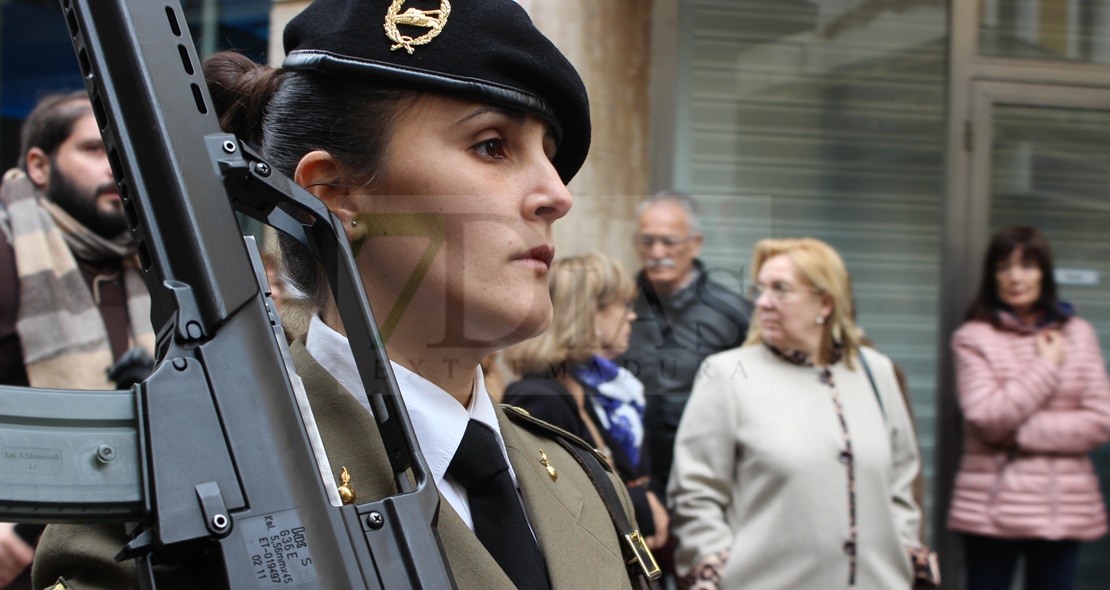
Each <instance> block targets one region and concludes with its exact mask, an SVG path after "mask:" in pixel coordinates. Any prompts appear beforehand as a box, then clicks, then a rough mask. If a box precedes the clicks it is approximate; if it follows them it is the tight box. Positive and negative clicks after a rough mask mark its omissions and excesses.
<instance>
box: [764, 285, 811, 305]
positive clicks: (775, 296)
mask: <svg viewBox="0 0 1110 590" xmlns="http://www.w3.org/2000/svg"><path fill="white" fill-rule="evenodd" d="M803 290H804V289H801V288H798V287H793V286H791V285H787V284H786V283H771V285H770V286H767V285H760V284H758V283H757V284H755V285H752V286H751V287H748V299H749V300H750V301H751V302H752V303H755V302H756V301H759V298H760V297H762V296H763V294H764V293H766V294H767V295H768V296H770V297H771V300H772V301H778V302H782V301H786V300H787V299H789V298H790V294H791V293H797V292H799V291H803ZM809 291H810V292H811V293H813V294H814V295H817V294H820V293H821V292H820V291H818V290H817V289H810V290H809Z"/></svg>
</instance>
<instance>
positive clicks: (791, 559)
mask: <svg viewBox="0 0 1110 590" xmlns="http://www.w3.org/2000/svg"><path fill="white" fill-rule="evenodd" d="M864 354H866V355H867V359H868V361H869V363H870V367H871V370H872V372H873V374H874V376H875V381H876V384H877V386H878V388H879V393H880V395H881V398H882V402H883V407H884V408H885V418H884V413H883V410H881V409H880V407H879V404H878V402H877V401H876V397H875V393H874V392H873V390H872V388H871V385H870V383H869V382H868V380H867V376H866V373H864V372H863V369H862V367H860V366H859V363H858V362H857V363H856V368H855V370H849V369H848V368H847V367H846V366H845V364H844V362H843V361H842V362H840V363H837V364H836V365H834V366H833V367H832V373H833V377H834V379H835V382H836V384H837V390H838V391H839V393H840V396H841V399H842V403H843V404H844V411H845V418H846V420H847V423H848V429H849V433H850V436H851V439H852V445H853V449H854V452H855V472H856V509H857V526H858V541H857V542H858V550H857V555H858V557H859V559H858V572H857V585H856V587H857V588H859V589H861V590H891V589H900V588H909V587H910V580H911V576H912V571H911V567H910V561H909V557H908V555H907V553H906V550H905V546H908V545H914V546H916V545H917V543H918V541H917V538H918V537H917V535H918V530H917V529H918V526H919V519H920V512H919V510H918V508H917V506H916V505H915V504H914V502H913V496H912V492H911V486H912V483H913V480H914V478H915V477H916V475H917V472H918V469H919V467H920V463H919V459H918V453H917V446H916V444H915V441H914V432H913V427H912V425H911V422H910V418H909V414H908V412H907V410H906V407H905V403H904V402H903V399H902V394H901V393H900V391H899V389H898V384H897V381H896V379H895V376H894V371H893V367H892V365H891V362H890V360H889V359H888V358H886V357H885V356H883V355H881V354H879V353H878V352H876V351H874V350H871V349H865V350H864ZM842 450H844V441H843V435H842V433H841V427H840V424H839V421H838V419H837V412H836V409H835V407H834V405H833V401H832V396H831V395H830V389H829V387H828V386H826V385H823V384H821V383H820V382H819V381H818V375H817V371H816V369H814V368H812V367H801V366H796V365H792V364H789V363H787V362H786V361H783V360H781V359H779V358H778V357H776V356H774V355H773V354H772V353H771V352H770V351H769V350H768V349H767V348H766V347H763V346H747V347H742V348H737V349H733V350H730V351H727V352H723V353H721V354H717V355H714V356H711V357H709V358H708V359H706V361H705V363H704V364H703V365H702V368H701V370H700V371H699V374H698V378H697V380H696V381H695V383H694V391H693V394H692V396H691V398H690V403H689V405H687V407H686V412H685V414H684V415H683V417H682V423H681V425H680V427H679V430H678V443H677V445H676V448H675V464H674V469H673V471H672V473H671V484H670V488H669V495H670V498H671V500H672V501H673V503H674V507H675V516H674V520H673V521H672V523H673V525H674V531H675V534H676V536H677V537H678V552H677V556H676V559H677V563H678V569H679V573H680V574H682V573H685V572H686V571H688V570H689V569H690V568H691V567H693V566H694V565H695V564H697V563H699V562H700V561H701V560H703V559H705V558H706V557H709V556H712V555H715V554H717V553H719V552H721V551H723V550H726V549H727V550H729V551H730V557H729V559H728V562H727V563H726V564H725V568H724V571H723V576H722V580H721V588H729V589H731V588H744V589H745V590H782V589H784V588H790V589H791V590H829V589H834V588H846V587H847V586H848V559H847V558H846V556H845V552H844V543H845V541H847V540H848V538H849V515H848V505H849V501H848V477H847V470H846V469H845V467H844V465H843V464H842V463H840V462H839V461H838V457H839V455H840V453H841V451H842Z"/></svg>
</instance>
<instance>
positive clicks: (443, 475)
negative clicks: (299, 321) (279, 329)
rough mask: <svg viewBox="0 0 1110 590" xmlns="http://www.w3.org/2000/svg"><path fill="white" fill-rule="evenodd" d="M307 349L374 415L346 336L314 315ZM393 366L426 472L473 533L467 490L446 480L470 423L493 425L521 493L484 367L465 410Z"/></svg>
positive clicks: (422, 380) (425, 382) (478, 371)
mask: <svg viewBox="0 0 1110 590" xmlns="http://www.w3.org/2000/svg"><path fill="white" fill-rule="evenodd" d="M305 348H306V349H307V350H308V353H309V354H311V355H312V358H314V359H316V361H317V362H318V363H320V366H322V367H324V369H325V370H326V371H327V372H328V373H330V374H331V376H332V377H335V380H336V381H338V382H339V384H340V385H342V386H343V388H344V389H346V390H347V391H349V392H350V393H351V395H353V396H354V397H355V399H356V400H358V402H359V403H360V404H362V407H364V408H366V411H368V412H371V413H373V411H372V410H371V409H370V402H369V400H368V399H367V396H366V390H365V389H364V388H363V386H362V379H361V378H359V374H358V369H357V368H356V367H355V357H354V355H353V354H352V353H351V347H350V344H348V342H347V338H346V337H345V336H343V335H342V334H340V333H339V332H336V331H335V330H333V329H331V328H330V327H329V326H328V325H327V324H325V323H324V322H323V321H321V320H320V318H319V317H318V316H313V318H312V323H311V325H310V326H309V329H308V335H307V336H306V337H305ZM390 365H391V366H392V367H393V374H394V375H395V376H396V377H397V386H398V387H400V389H401V397H402V398H403V399H404V403H405V407H406V408H407V409H408V412H409V419H410V420H412V428H413V430H414V431H415V432H416V439H417V440H418V441H419V442H420V450H421V451H422V452H423V453H424V458H425V459H426V460H427V461H428V469H429V470H430V471H431V475H432V478H433V480H434V481H435V484H436V487H437V488H439V492H440V493H441V494H443V498H444V499H445V500H447V502H448V503H449V504H451V507H452V508H454V509H455V512H457V513H458V514H459V516H460V517H461V518H462V520H463V522H465V523H466V526H468V527H470V529H471V530H474V521H473V519H472V518H471V516H470V503H469V502H468V500H467V494H466V488H464V487H463V486H461V485H459V483H458V482H456V481H455V479H454V478H453V477H450V476H448V475H447V466H448V465H450V464H451V459H452V458H454V456H455V451H456V450H457V449H458V448H459V444H460V443H461V442H462V438H463V434H464V433H465V432H466V425H467V423H469V422H470V420H477V421H479V422H481V423H482V424H485V425H486V426H489V427H490V429H491V430H493V432H494V434H496V435H497V444H498V446H500V447H501V454H502V455H504V457H505V463H506V464H508V465H509V475H510V476H511V477H512V478H513V485H514V486H516V487H517V492H518V495H519V491H520V485H519V484H518V483H517V480H516V473H515V472H514V471H513V466H512V464H511V463H509V457H508V455H507V454H505V441H504V440H502V438H501V427H500V425H499V424H498V423H497V415H496V414H495V413H494V411H493V401H492V400H491V399H490V397H489V393H488V392H486V383H485V378H484V376H483V374H482V367H481V366H480V365H479V366H477V367H476V370H475V374H474V389H473V391H472V392H471V393H472V394H471V396H470V406H469V407H465V408H464V407H463V406H462V405H461V404H460V403H459V402H458V400H456V399H455V398H454V397H451V394H449V393H447V392H446V391H444V390H443V389H440V388H439V387H438V386H436V385H435V384H433V383H432V382H431V381H428V380H427V379H425V378H423V377H421V376H420V375H418V374H416V373H414V372H412V371H410V370H408V369H406V368H405V367H402V366H401V365H399V364H397V363H395V362H393V361H390ZM525 514H527V509H526V510H525Z"/></svg>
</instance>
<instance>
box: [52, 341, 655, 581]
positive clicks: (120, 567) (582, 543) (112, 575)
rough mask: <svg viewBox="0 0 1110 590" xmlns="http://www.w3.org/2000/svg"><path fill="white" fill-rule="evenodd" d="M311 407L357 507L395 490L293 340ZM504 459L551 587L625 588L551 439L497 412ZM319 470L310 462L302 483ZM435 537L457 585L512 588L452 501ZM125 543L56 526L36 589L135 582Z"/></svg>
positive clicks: (189, 577)
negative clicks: (543, 458)
mask: <svg viewBox="0 0 1110 590" xmlns="http://www.w3.org/2000/svg"><path fill="white" fill-rule="evenodd" d="M292 350H293V358H294V361H295V363H296V366H297V367H298V372H299V373H300V375H301V378H302V379H303V380H304V383H305V389H306V390H307V391H308V396H309V400H310V402H311V404H312V410H313V412H314V414H315V416H316V422H317V424H318V425H319V428H320V433H321V436H322V438H323V441H324V446H325V447H326V448H327V453H328V459H329V461H330V463H331V467H332V469H333V470H334V471H335V472H336V473H335V479H336V481H338V480H339V472H340V471H341V469H342V467H344V466H345V467H346V468H347V470H348V471H349V472H350V474H351V483H350V485H351V486H352V487H353V488H354V489H355V492H356V494H357V497H356V500H355V501H356V502H369V501H373V500H377V499H380V498H382V497H384V496H386V495H388V494H391V493H394V490H393V476H392V473H391V471H390V468H389V464H388V461H387V460H386V454H385V450H384V448H383V447H382V443H381V439H380V438H379V436H378V430H377V427H376V425H375V422H374V420H373V418H372V417H371V416H370V415H369V414H368V413H367V412H366V410H365V409H363V407H362V406H361V405H359V403H358V402H357V401H356V400H355V398H354V397H353V396H352V395H350V394H349V393H347V391H346V390H345V389H343V388H342V387H341V386H340V385H339V384H338V383H337V382H336V381H335V379H333V378H332V376H331V375H330V374H328V373H327V371H325V370H324V368H323V367H321V366H320V364H319V363H317V362H316V360H315V359H313V358H312V357H311V356H310V355H309V354H308V352H307V351H306V350H305V348H304V345H303V344H302V343H300V342H297V343H295V344H294V345H293V347H292ZM495 410H496V412H497V417H498V421H499V423H500V425H501V436H502V437H503V439H504V441H505V449H506V452H507V454H508V456H509V462H510V463H511V464H512V466H513V470H514V471H515V472H516V477H517V481H518V483H519V485H520V491H521V494H522V496H523V498H524V503H525V505H526V506H527V511H528V518H529V520H530V522H531V525H532V530H533V532H534V533H535V535H536V539H537V540H538V541H539V545H540V548H541V550H542V551H543V555H544V557H545V559H546V560H547V569H548V575H549V578H550V580H551V587H552V589H553V590H570V589H577V588H582V589H585V588H607V589H608V588H630V587H631V582H630V581H629V578H628V574H627V570H626V569H625V565H624V560H623V558H622V557H621V546H620V543H619V541H618V536H617V532H616V530H615V529H614V526H613V524H612V521H611V519H610V517H609V513H608V511H607V509H606V507H605V504H604V503H603V502H602V500H601V498H600V496H599V495H598V492H597V491H596V489H595V488H594V485H593V483H592V482H591V481H590V479H589V476H587V475H586V473H585V471H583V469H582V468H581V467H580V466H579V464H578V463H577V462H576V460H575V459H574V458H573V457H572V456H571V455H570V453H569V452H567V451H566V450H565V449H563V448H562V447H561V446H560V445H559V444H558V443H557V442H556V441H555V440H553V439H552V438H551V437H550V436H548V435H547V434H545V433H544V432H542V431H540V430H538V429H532V428H530V429H525V428H523V427H521V426H518V425H517V424H515V423H514V422H512V421H510V420H509V419H508V418H507V417H506V414H505V412H504V411H502V410H501V408H499V407H497V408H495ZM541 449H542V450H543V451H544V453H546V455H547V457H548V461H549V462H550V464H551V466H552V467H554V468H555V470H556V472H557V475H558V477H557V479H553V478H552V477H551V476H550V475H549V474H548V472H547V470H546V468H545V466H544V465H543V464H541V463H540V461H539V458H540V450H541ZM314 472H315V467H313V466H309V465H306V466H305V474H306V477H311V476H312V474H313V473H314ZM611 479H612V481H613V483H614V486H615V488H616V489H617V490H618V493H619V494H620V495H621V503H622V504H623V506H622V507H621V508H623V509H624V511H625V513H626V514H627V515H628V518H629V520H630V521H632V522H635V519H634V518H633V517H632V507H631V503H630V501H629V500H628V495H627V493H626V492H625V491H624V485H623V484H622V483H621V482H620V481H618V480H617V478H615V477H611ZM439 513H440V515H439V534H440V538H441V539H442V540H443V546H444V550H445V551H446V553H447V559H448V561H449V562H450V564H451V570H452V572H453V573H454V576H455V580H456V582H457V584H458V587H459V588H460V589H468V588H473V589H482V590H487V589H488V590H500V589H503V590H513V584H512V582H510V581H509V578H508V577H507V576H506V575H505V573H504V572H503V571H502V570H501V568H500V567H499V566H498V565H497V563H496V562H495V561H494V560H493V557H492V556H490V554H489V552H487V551H486V549H485V547H484V546H483V545H482V543H481V542H480V541H479V540H478V538H477V537H476V536H475V535H474V533H473V532H472V531H471V530H470V529H469V528H467V526H466V524H464V523H463V521H462V519H460V518H459V516H458V514H457V513H456V512H455V511H454V510H453V509H452V508H451V505H450V504H448V503H447V502H446V501H444V500H443V499H442V497H441V498H440V511H439ZM125 542H126V537H125V536H124V532H123V527H121V526H118V525H117V526H108V525H96V526H90V525H52V526H49V527H47V529H46V532H45V534H44V535H43V537H42V540H41V542H40V543H39V547H38V553H37V555H36V559H35V564H34V572H33V579H34V584H35V588H44V587H46V586H47V585H49V584H52V583H53V582H54V581H55V580H57V579H58V577H59V576H62V577H65V579H66V580H67V581H68V582H69V584H70V585H71V587H73V588H75V589H78V590H83V589H90V588H95V589H118V588H128V587H131V586H133V585H134V576H133V571H132V570H133V568H132V566H131V563H130V562H126V563H124V564H119V563H116V562H115V561H114V560H113V556H114V555H115V554H116V553H117V552H118V551H119V550H120V548H121V547H122V546H123V544H124V543H125ZM155 572H156V576H157V580H158V584H159V588H201V587H202V585H201V582H200V581H198V580H197V579H196V578H195V574H194V573H192V572H190V571H189V570H188V569H186V568H181V569H175V570H172V571H171V570H170V569H169V568H161V567H156V568H155Z"/></svg>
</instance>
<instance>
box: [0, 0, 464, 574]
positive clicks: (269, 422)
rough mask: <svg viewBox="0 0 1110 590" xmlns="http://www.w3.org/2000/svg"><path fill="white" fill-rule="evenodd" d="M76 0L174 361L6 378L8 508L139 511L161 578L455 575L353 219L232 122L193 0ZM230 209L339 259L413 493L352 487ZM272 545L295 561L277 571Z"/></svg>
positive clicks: (336, 265) (73, 517)
mask: <svg viewBox="0 0 1110 590" xmlns="http://www.w3.org/2000/svg"><path fill="white" fill-rule="evenodd" d="M62 7H63V11H64V13H65V16H66V21H67V23H68V26H69V31H70V34H71V36H72V38H73V43H74V49H75V51H76V54H77V58H78V62H79V66H80V68H81V72H82V74H83V75H84V76H85V79H86V85H87V89H88V92H89V97H90V100H91V102H92V105H93V112H94V114H95V116H96V119H97V122H98V124H99V126H100V129H101V134H102V136H103V138H104V141H105V147H106V149H107V152H108V157H109V161H110V163H111V166H112V171H113V173H114V175H115V178H116V181H117V184H118V186H119V192H120V197H121V200H122V201H123V206H124V210H125V212H126V214H127V217H128V221H129V224H130V226H131V229H132V232H133V235H134V237H135V240H136V243H137V247H138V253H139V258H140V263H141V266H142V271H143V275H144V278H145V280H146V282H147V286H148V288H149V290H150V293H151V298H152V311H151V320H152V322H153V324H154V326H155V328H156V329H157V330H158V350H157V355H156V356H157V365H156V368H155V370H154V373H153V374H152V375H151V376H150V377H149V378H148V379H147V380H145V381H144V382H143V383H141V384H139V385H136V386H135V387H134V388H133V389H132V390H131V391H112V392H64V391H46V390H27V389H23V388H12V387H6V388H0V403H2V404H3V407H4V412H3V415H2V416H0V447H2V449H3V453H4V455H2V456H0V459H2V460H3V463H2V464H0V465H2V466H3V469H0V484H2V485H0V518H3V519H8V520H19V521H32V522H134V521H138V522H139V525H138V527H137V528H136V529H135V533H134V536H133V539H132V541H131V543H130V544H129V545H128V546H127V547H126V548H125V549H124V551H123V552H122V553H121V555H120V558H136V560H137V565H138V582H137V584H138V585H139V586H140V587H143V588H154V587H156V582H155V580H154V577H153V573H152V572H153V570H152V564H153V563H155V562H159V561H174V560H176V561H179V562H180V561H184V562H186V563H188V564H190V565H192V566H195V567H198V568H202V569H203V571H205V572H206V573H207V577H210V578H212V579H214V580H216V581H217V582H222V584H220V585H222V586H224V587H226V588H252V587H270V586H273V585H282V586H287V587H293V588H322V589H332V588H334V589H339V588H344V589H346V588H383V587H388V588H395V587H412V588H450V587H454V581H453V579H452V577H451V573H450V568H449V566H448V564H447V561H446V558H445V556H444V553H443V549H442V547H441V544H440V541H439V538H438V534H437V533H436V522H437V519H438V510H439V496H438V493H437V491H436V489H435V486H434V484H433V482H432V481H431V478H430V477H429V475H428V468H427V465H426V462H425V460H424V458H423V456H422V455H421V453H420V450H419V445H418V444H417V442H416V438H415V435H414V433H413V430H412V426H411V423H410V422H409V419H408V414H407V411H406V410H405V407H404V405H403V404H402V403H401V399H400V394H399V392H398V388H397V384H396V381H395V379H394V377H393V373H392V370H391V369H390V366H389V361H388V358H387V357H386V356H385V352H384V346H383V345H382V342H381V337H380V335H379V333H378V331H377V327H376V324H375V322H374V319H373V315H372V313H371V310H370V307H369V305H368V304H367V302H366V297H365V293H364V292H363V290H362V286H361V282H360V280H359V277H358V274H357V271H356V269H355V266H354V262H353V259H352V257H351V251H350V248H349V245H348V244H347V243H346V240H345V235H344V233H343V231H342V228H341V226H340V225H339V221H338V219H337V218H335V216H334V215H332V214H331V213H330V212H329V211H328V210H327V209H326V208H325V207H324V206H323V204H322V203H321V202H320V201H318V200H317V199H315V198H314V197H312V196H311V195H310V194H308V193H307V192H306V191H304V190H303V189H301V188H300V187H298V186H297V185H296V184H295V183H293V182H292V181H290V180H289V179H288V178H286V177H284V176H282V175H281V174H280V173H278V172H276V171H275V170H273V169H272V167H270V166H269V165H268V164H266V163H265V162H264V161H262V159H261V158H259V157H258V156H257V154H254V153H253V152H252V151H251V150H249V149H247V148H246V147H245V146H243V145H242V144H240V142H239V141H237V140H236V138H235V137H234V136H232V135H228V134H224V133H222V132H221V131H220V129H219V124H218V121H217V119H216V113H215V112H214V107H213V106H212V105H213V103H212V101H211V98H210V97H209V95H208V90H207V86H206V85H205V82H204V79H203V75H202V74H201V68H200V60H199V59H198V58H197V54H196V50H195V48H194V46H193V43H192V40H191V39H190V37H189V32H188V28H187V27H186V24H185V20H184V18H183V15H182V11H181V7H180V5H179V4H178V2H177V1H176V0H171V1H164V0H62ZM279 204H285V205H286V206H289V207H293V208H296V209H299V210H300V211H302V212H304V213H305V214H307V215H308V216H309V217H311V218H312V220H311V221H310V222H308V223H301V222H298V221H296V220H295V219H294V218H293V217H292V216H290V215H289V214H287V213H286V212H285V211H284V210H283V209H281V208H279V207H278V205H279ZM233 208H234V209H237V210H239V211H241V212H243V213H245V214H247V215H250V216H252V217H254V218H256V219H259V220H260V221H263V222H265V223H268V224H270V225H272V226H274V227H276V228H278V229H279V230H282V231H285V232H287V233H290V234H291V235H293V236H294V237H296V238H297V239H298V240H299V241H300V242H302V244H304V245H305V246H306V247H307V248H308V249H309V250H310V251H311V252H313V253H315V254H316V255H317V256H318V257H319V258H320V260H321V262H322V263H323V264H324V267H325V269H326V271H327V276H328V279H329V281H330V283H331V288H332V292H333V293H334V294H335V297H336V303H337V306H338V309H339V313H340V317H341V319H342V321H343V323H344V326H346V328H347V334H348V337H349V339H350V343H351V346H352V352H353V353H354V356H355V360H356V364H357V366H358V368H359V370H360V373H361V375H362V379H363V384H364V386H365V388H366V391H367V392H369V393H370V402H371V404H372V407H374V408H375V412H374V417H375V420H376V421H377V423H378V427H379V431H380V433H381V436H382V440H383V442H384V443H385V448H386V449H387V451H388V453H387V454H388V456H389V460H390V462H391V467H392V471H393V474H394V485H395V486H396V488H397V489H398V490H399V493H398V494H397V495H394V496H391V497H388V498H385V499H383V500H380V501H376V502H371V503H366V504H361V505H358V506H350V505H348V506H344V505H342V503H341V501H340V500H339V497H338V494H337V493H336V491H335V484H334V481H333V480H332V470H331V467H330V465H329V464H328V461H327V457H326V455H325V454H324V451H323V445H322V443H321V442H320V439H319V436H318V433H317V432H316V427H315V423H314V421H313V419H312V415H311V407H310V406H309V404H308V401H307V396H306V395H305V393H304V390H303V387H302V386H301V384H300V379H299V378H298V377H297V376H296V374H295V372H293V371H292V362H291V360H290V357H289V351H288V348H287V347H286V346H285V340H284V336H283V334H282V331H281V326H280V322H279V321H278V320H277V316H276V313H275V312H274V311H275V310H274V308H273V303H272V301H271V300H270V299H269V297H268V296H267V295H268V294H267V293H266V292H264V291H261V290H260V289H259V285H260V284H262V285H265V280H264V273H263V274H262V278H261V280H260V279H259V276H258V273H260V272H262V271H261V265H260V261H258V260H257V258H258V257H257V251H255V250H253V249H251V248H248V247H245V246H244V244H243V241H242V239H241V237H240V230H239V227H238V224H237V222H236V219H235V216H234V213H233ZM252 257H254V258H255V262H256V263H255V265H254V266H252V264H251V258H252ZM50 400H55V401H57V400H64V401H65V403H66V404H67V406H66V407H67V408H69V409H70V410H69V411H68V413H65V414H64V415H59V414H58V412H57V411H54V412H51V411H50V408H51V405H50V404H51V401H50ZM105 447H107V448H108V449H109V450H108V451H105ZM10 450H11V451H12V452H14V453H15V455H14V456H13V457H14V458H13V459H12V460H9V459H8V458H7V456H8V452H9V451H10ZM54 451H56V453H55V452H54ZM20 453H22V454H20ZM105 453H107V454H109V455H110V456H111V457H110V458H109V459H107V460H106V458H105V456H104V455H105ZM410 475H411V477H412V480H413V481H415V485H412V484H411V483H410ZM274 543H276V544H277V547H279V549H273V545H272V544H274ZM267 547H269V548H270V549H269V550H270V551H271V553H273V552H276V553H277V557H279V558H280V559H278V560H276V565H275V564H274V563H273V562H274V560H270V559H262V560H261V562H260V557H261V556H262V554H264V553H265V552H266V551H267ZM282 547H284V549H280V548H282Z"/></svg>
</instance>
